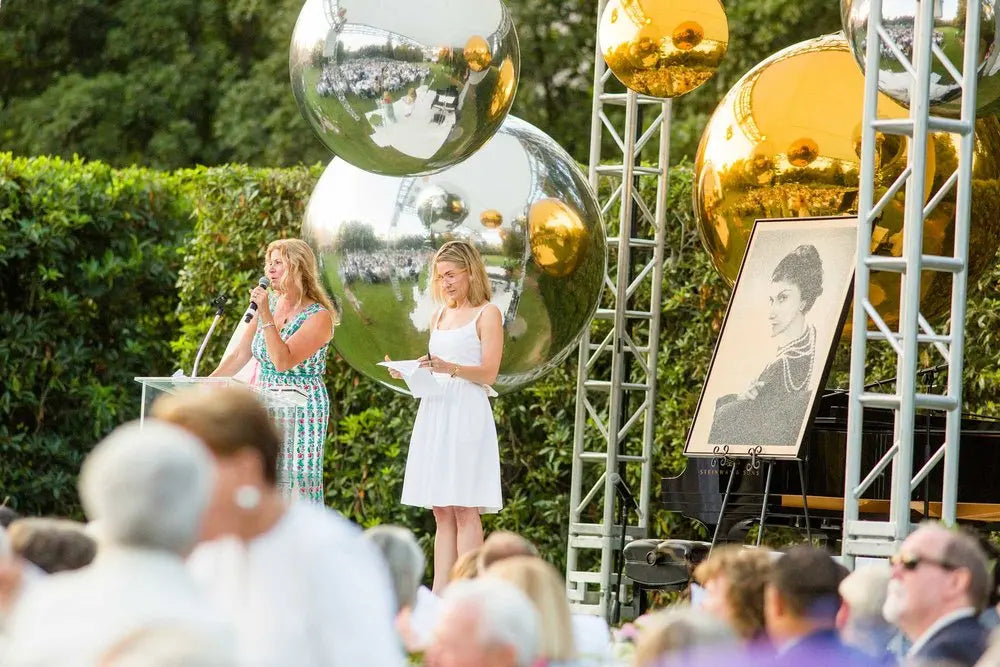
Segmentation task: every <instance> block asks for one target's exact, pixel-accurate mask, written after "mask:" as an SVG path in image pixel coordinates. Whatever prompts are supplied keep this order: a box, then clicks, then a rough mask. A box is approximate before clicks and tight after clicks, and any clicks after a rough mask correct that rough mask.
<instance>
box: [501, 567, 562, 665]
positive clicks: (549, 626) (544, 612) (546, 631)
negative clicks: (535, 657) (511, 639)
mask: <svg viewBox="0 0 1000 667" xmlns="http://www.w3.org/2000/svg"><path fill="white" fill-rule="evenodd" d="M486 574H487V576H490V577H496V578H498V579H502V580H504V581H506V582H508V583H510V584H513V585H514V586H516V587H517V588H519V589H521V591H522V592H523V593H524V594H525V595H527V596H528V598H530V599H531V602H532V603H533V604H534V605H535V609H537V610H538V615H539V617H540V620H541V638H542V645H541V647H540V648H541V653H540V657H543V658H545V659H547V660H549V661H565V660H572V659H573V658H575V657H576V648H575V647H574V645H573V627H572V625H571V621H570V611H569V603H568V602H566V584H565V583H564V582H563V578H562V576H560V574H559V573H558V572H557V571H556V569H555V568H554V567H552V566H551V565H549V564H548V563H547V562H545V561H544V560H542V559H541V558H537V557H535V556H511V557H510V558H504V559H503V560H501V561H498V562H497V563H495V564H494V565H491V566H490V568H489V569H488V570H487V571H486Z"/></svg>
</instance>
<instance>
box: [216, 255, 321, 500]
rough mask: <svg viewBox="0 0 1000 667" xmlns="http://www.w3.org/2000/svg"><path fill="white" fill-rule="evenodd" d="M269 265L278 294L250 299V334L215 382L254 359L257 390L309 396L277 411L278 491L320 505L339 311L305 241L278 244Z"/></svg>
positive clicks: (261, 291) (258, 291)
mask: <svg viewBox="0 0 1000 667" xmlns="http://www.w3.org/2000/svg"><path fill="white" fill-rule="evenodd" d="M265 258H266V259H265V265H264V272H265V274H266V275H267V277H268V278H269V279H270V281H271V290H272V292H271V293H270V294H269V293H268V290H267V289H265V288H263V287H259V286H258V287H255V288H254V289H253V290H252V291H251V292H250V298H251V300H252V301H253V302H254V303H255V304H257V310H256V312H255V313H254V315H253V319H251V321H250V326H248V327H247V328H246V330H245V331H244V332H243V336H242V337H241V338H240V341H239V344H238V345H237V346H236V347H235V348H234V350H233V351H232V352H231V353H230V354H229V355H228V356H226V357H225V358H224V359H223V360H222V362H221V363H220V364H219V367H218V368H216V369H215V371H214V372H213V373H212V376H213V377H216V376H221V377H226V376H231V375H232V374H233V373H235V372H236V371H237V370H239V369H240V368H242V367H243V365H244V364H246V362H247V361H249V359H250V356H251V355H252V356H253V357H254V358H256V359H257V361H258V363H259V364H260V367H259V370H258V372H257V374H256V377H255V378H254V381H253V384H254V385H255V386H259V387H264V388H272V387H289V386H291V387H295V388H296V389H299V390H300V391H302V392H304V393H305V394H306V396H307V401H306V405H305V407H302V408H275V409H274V410H273V414H274V417H275V421H276V422H277V423H278V425H279V426H280V427H281V429H282V431H283V432H284V446H283V448H282V451H281V455H280V457H279V459H278V485H279V487H280V488H281V489H282V493H283V494H284V495H285V496H286V497H294V496H298V497H300V498H302V499H305V500H309V501H311V502H314V503H319V504H322V503H323V497H324V491H323V444H324V441H325V440H326V428H327V422H328V421H329V419H330V398H329V396H328V395H327V392H326V385H325V384H324V383H323V374H324V372H325V370H326V351H327V347H328V346H329V344H330V340H331V339H332V338H333V328H334V325H335V324H336V323H337V311H336V309H335V308H334V306H333V304H332V303H331V302H330V298H329V297H328V296H327V295H326V292H324V291H323V288H322V287H321V286H320V283H319V278H318V274H319V271H318V268H317V265H316V256H315V255H314V254H313V252H312V249H311V248H310V247H309V245H308V244H307V243H306V242H305V241H302V240H300V239H282V240H279V241H274V242H272V243H271V244H270V245H269V246H268V247H267V252H266V254H265Z"/></svg>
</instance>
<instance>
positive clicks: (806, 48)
mask: <svg viewBox="0 0 1000 667" xmlns="http://www.w3.org/2000/svg"><path fill="white" fill-rule="evenodd" d="M863 99H864V77H863V75H862V74H861V72H860V71H859V70H858V67H857V65H856V64H855V62H854V58H853V56H852V54H851V52H850V49H849V48H848V45H847V42H846V40H845V39H844V37H843V36H842V35H829V36H825V37H819V38H816V39H811V40H808V41H805V42H801V43H799V44H795V45H793V46H791V47H789V48H787V49H785V50H783V51H780V52H778V53H776V54H774V55H773V56H771V57H769V58H767V59H766V60H764V61H763V62H761V63H760V64H758V65H757V66H756V67H754V68H753V69H752V70H750V72H748V73H747V74H746V75H745V76H744V77H743V78H742V79H741V80H740V81H739V82H737V83H736V85H735V86H734V87H733V88H732V89H731V90H730V91H729V92H728V93H727V94H726V96H725V97H724V98H723V100H722V102H721V103H720V104H719V106H718V108H717V109H716V110H715V112H714V114H713V115H712V118H711V119H710V120H709V122H708V125H707V127H706V128H705V133H704V134H703V135H702V138H701V144H700V145H699V147H698V154H697V156H696V158H695V167H694V169H695V183H694V208H695V215H696V217H697V221H698V229H699V233H700V235H701V239H702V243H703V244H704V246H705V249H706V250H707V251H708V253H709V255H710V256H711V258H712V263H713V264H714V265H715V268H716V269H717V270H718V271H719V272H720V273H721V274H722V275H723V276H724V277H725V278H726V279H727V280H728V281H729V282H730V283H732V282H733V281H734V280H735V278H736V274H737V273H738V272H739V268H740V262H741V261H742V258H743V253H744V252H745V250H746V245H747V240H748V238H749V236H750V230H751V228H752V227H753V223H754V220H756V219H758V218H779V217H807V216H826V215H854V214H856V213H857V195H858V182H859V179H860V171H861V169H860V158H859V155H860V150H861V144H860V136H861V124H860V123H861V109H862V103H863ZM878 112H879V115H880V116H881V117H884V118H902V117H905V116H906V115H907V112H906V110H905V109H903V108H902V107H900V106H899V105H898V104H896V103H895V102H893V101H892V100H890V99H889V98H888V97H885V96H881V95H880V98H879V102H878ZM930 144H931V146H932V147H933V152H929V153H928V157H927V160H926V164H925V170H926V171H925V175H926V177H927V187H926V189H925V191H924V193H923V195H924V197H923V199H924V201H925V202H926V201H928V200H929V199H930V197H931V196H933V195H934V194H935V193H936V192H938V190H940V189H941V187H942V186H943V185H944V183H945V181H946V180H947V178H948V177H949V176H950V175H951V173H952V172H953V171H954V169H955V167H956V166H957V159H958V156H957V147H958V139H957V137H955V136H954V135H950V134H946V133H937V134H933V135H932V136H931V142H930ZM876 146H877V157H876V175H875V186H876V200H877V198H878V197H879V196H881V194H882V193H884V192H885V191H886V189H887V188H888V187H889V185H890V184H891V183H892V182H893V180H894V179H895V178H896V177H897V176H898V175H899V174H900V173H901V172H902V171H903V169H905V167H906V156H907V150H908V140H907V139H906V138H905V137H898V136H892V135H885V136H883V135H877V140H876ZM903 205H904V193H903V192H900V193H899V194H897V195H896V196H895V198H893V199H892V200H891V201H890V202H889V204H888V205H887V206H886V208H885V210H884V211H883V214H882V216H881V218H880V220H879V221H878V223H877V224H876V225H875V228H874V232H873V235H872V249H873V250H874V251H875V252H877V253H878V254H882V255H894V256H899V255H900V254H902V249H903V245H902V241H903ZM998 207H1000V122H998V121H997V120H996V119H994V118H988V119H981V120H979V121H978V122H977V125H976V151H975V157H974V176H973V206H972V238H971V242H970V244H969V257H970V267H969V278H970V280H975V277H976V274H977V272H979V271H980V270H982V269H983V268H984V267H985V265H986V264H988V263H989V261H991V259H992V258H993V256H994V255H995V253H996V250H997V245H998V241H1000V217H998V216H996V215H995V214H991V213H990V212H991V211H996V210H998ZM954 216H955V194H954V190H952V191H951V192H949V193H948V194H947V195H945V196H944V198H943V200H942V201H941V203H940V204H938V206H937V208H936V209H935V210H934V212H933V213H932V215H931V217H930V218H929V219H928V220H927V222H926V225H925V231H924V252H925V253H927V254H936V255H950V254H952V248H953V243H954ZM921 289H922V292H923V300H922V308H921V312H922V313H923V314H924V315H926V316H928V317H933V316H935V315H940V314H943V313H945V312H947V311H948V308H949V303H950V301H949V300H950V294H951V284H950V280H949V279H948V277H947V276H941V275H940V274H931V273H928V272H924V275H923V277H922V280H921ZM869 298H870V299H871V301H872V304H873V305H875V306H876V307H877V308H878V310H879V312H880V313H881V315H882V317H883V318H885V319H886V322H887V323H889V325H890V326H894V325H895V323H896V322H898V313H899V275H898V274H889V273H885V272H874V273H872V285H871V291H870V292H869Z"/></svg>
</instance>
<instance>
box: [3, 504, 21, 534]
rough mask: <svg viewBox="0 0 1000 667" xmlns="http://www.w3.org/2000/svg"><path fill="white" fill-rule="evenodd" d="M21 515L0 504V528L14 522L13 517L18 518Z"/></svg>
mask: <svg viewBox="0 0 1000 667" xmlns="http://www.w3.org/2000/svg"><path fill="white" fill-rule="evenodd" d="M20 518H21V515H20V514H18V513H17V512H15V511H14V510H12V509H11V508H9V507H7V506H6V505H0V528H6V527H7V526H9V525H10V524H12V523H14V520H15V519H20Z"/></svg>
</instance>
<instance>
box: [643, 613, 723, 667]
mask: <svg viewBox="0 0 1000 667" xmlns="http://www.w3.org/2000/svg"><path fill="white" fill-rule="evenodd" d="M736 641H737V637H736V635H735V634H734V633H733V631H732V629H731V628H730V627H729V626H727V625H726V624H725V623H724V622H723V621H721V620H720V619H717V618H715V617H714V616H712V615H711V614H709V613H708V612H706V611H704V610H703V609H698V608H695V607H689V606H674V607H669V608H667V609H663V610H661V611H657V612H654V613H652V614H650V615H649V617H648V618H647V619H646V620H645V623H643V624H642V625H641V627H640V630H639V639H638V641H637V642H636V644H635V658H634V660H633V662H632V664H633V665H635V667H653V666H654V665H670V664H674V662H673V661H672V659H676V662H677V664H691V665H696V664H698V663H699V660H698V657H699V655H701V657H703V658H704V661H705V662H706V663H707V664H714V661H713V660H712V658H714V657H717V654H716V653H715V652H717V651H719V650H720V649H721V648H722V647H724V646H727V645H732V644H735V643H736ZM702 652H703V653H702Z"/></svg>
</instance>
